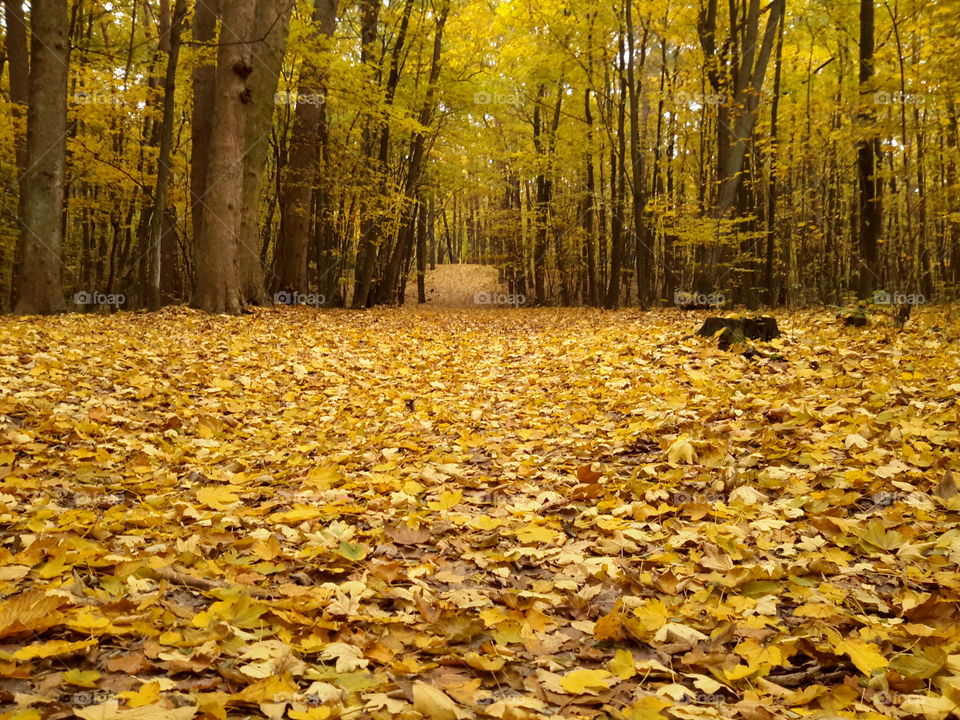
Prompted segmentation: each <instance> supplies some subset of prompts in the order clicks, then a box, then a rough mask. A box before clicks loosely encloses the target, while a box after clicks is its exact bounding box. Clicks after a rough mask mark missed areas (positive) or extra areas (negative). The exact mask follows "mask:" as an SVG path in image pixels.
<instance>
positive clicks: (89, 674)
mask: <svg viewBox="0 0 960 720" xmlns="http://www.w3.org/2000/svg"><path fill="white" fill-rule="evenodd" d="M63 679H64V681H65V682H68V683H70V684H71V685H76V686H77V687H83V688H95V687H96V686H97V680H99V679H100V673H98V672H97V671H96V670H77V669H76V668H74V669H73V670H67V671H66V672H65V673H64V674H63Z"/></svg>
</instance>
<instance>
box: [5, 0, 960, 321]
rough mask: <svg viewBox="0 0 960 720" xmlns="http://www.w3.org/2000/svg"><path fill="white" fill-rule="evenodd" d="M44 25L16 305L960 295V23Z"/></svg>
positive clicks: (17, 174)
mask: <svg viewBox="0 0 960 720" xmlns="http://www.w3.org/2000/svg"><path fill="white" fill-rule="evenodd" d="M30 5H31V7H30V8H25V7H24V5H22V4H21V3H20V2H18V1H17V0H10V2H8V3H6V6H5V10H6V14H5V18H6V19H5V43H4V52H3V54H2V56H0V63H2V65H0V70H2V72H3V76H4V78H5V79H6V83H5V84H4V85H3V97H2V100H0V102H3V104H4V112H3V114H2V116H0V123H2V124H0V137H2V138H3V142H2V143H0V183H2V186H3V189H4V192H3V196H2V198H0V253H2V258H3V262H2V263H0V268H2V271H0V298H2V304H3V306H5V307H7V308H8V309H10V310H14V311H16V312H20V313H50V312H57V311H63V310H65V309H66V310H72V311H79V310H94V309H101V310H106V311H109V310H111V309H116V308H120V307H122V308H123V309H137V308H149V309H157V308H159V307H162V306H164V305H168V304H177V303H190V304H191V305H193V306H194V307H197V308H201V309H204V310H207V311H211V312H230V313H237V312H240V311H242V309H243V308H245V307H248V306H251V305H254V306H264V305H269V304H271V303H276V302H277V301H278V298H279V300H280V301H282V302H286V304H289V303H290V302H291V301H293V300H301V301H302V304H309V305H314V306H322V307H353V308H368V307H371V306H375V305H396V304H401V303H403V302H404V301H405V298H406V292H405V291H406V287H407V284H408V282H409V284H410V286H411V290H412V289H413V286H414V285H416V286H417V287H416V289H417V296H416V298H415V300H413V301H414V302H420V303H423V302H426V301H427V300H428V298H427V293H426V291H425V289H424V284H425V283H424V280H423V278H424V276H425V273H426V271H427V269H428V268H433V267H435V266H436V265H437V264H441V265H442V264H444V263H472V264H481V265H487V266H493V267H496V268H497V272H498V276H499V282H500V283H501V284H502V286H503V288H504V289H505V291H506V292H507V294H509V295H514V296H518V297H520V296H522V297H523V298H524V299H525V301H526V304H528V305H536V306H544V305H554V306H557V305H562V306H576V305H587V306H596V307H605V308H618V307H629V306H638V307H641V308H649V307H656V306H664V305H672V304H675V303H677V304H684V303H686V304H690V301H691V300H694V301H695V300H700V301H706V300H710V299H713V300H716V299H720V298H722V299H723V300H724V301H725V302H726V303H728V304H730V305H733V304H742V305H745V306H747V307H757V306H759V305H760V304H764V305H767V306H788V307H797V306H806V305H810V304H812V303H830V304H834V305H841V304H843V303H845V302H848V301H850V300H851V299H853V298H860V299H870V298H871V297H872V295H873V293H875V292H877V291H880V292H882V293H901V294H903V295H908V296H913V297H918V296H922V297H923V298H924V299H928V298H929V299H933V298H950V297H953V296H955V294H956V290H957V286H958V283H960V274H958V273H960V270H958V268H960V241H958V238H960V234H958V233H960V192H958V188H960V178H958V166H960V146H958V120H957V115H958V110H957V97H956V96H957V85H958V80H957V78H956V73H955V72H954V71H953V70H951V68H955V67H956V64H957V62H958V61H960V48H958V45H957V43H956V41H955V38H956V36H957V31H958V24H960V6H958V5H957V4H956V3H955V2H954V1H953V0H911V1H910V2H901V1H896V2H890V1H887V0H885V1H884V2H882V3H874V2H867V1H866V0H863V2H860V3H859V6H858V5H857V3H853V2H843V3H831V2H818V1H817V0H810V1H809V2H807V1H804V2H796V3H792V4H791V6H790V7H789V8H788V7H786V2H785V0H778V1H776V2H769V3H761V2H759V0H757V1H756V2H754V1H753V0H742V1H741V0H730V1H729V2H727V3H720V2H718V1H717V0H701V1H700V2H699V3H694V2H688V3H670V2H667V3H663V2H656V3H654V2H641V1H639V0H630V1H624V2H610V3H602V2H587V3H566V2H562V1H559V0H550V1H546V2H539V1H537V2H534V1H533V0H529V1H510V2H492V1H491V2H488V1H487V0H483V1H479V2H468V1H467V0H443V1H442V2H441V1H440V0H430V1H429V2H428V1H426V0H404V1H403V2H391V3H385V2H380V1H379V0H360V1H359V2H344V3H342V4H341V3H338V2H335V1H334V0H325V1H324V2H320V0H317V1H316V2H314V3H307V2H292V0H274V1H273V2H268V1H267V0H244V1H242V2H241V1H240V0H237V1H236V2H230V3H225V4H224V5H223V7H222V8H218V7H217V3H216V2H214V1H213V0H204V2H197V3H196V4H195V5H192V4H191V3H189V2H187V0H182V1H181V2H170V1H168V0H162V1H161V0H157V1H156V2H123V1H118V2H95V1H92V0H83V1H81V0H76V1H74V2H70V3H64V2H62V1H57V2H54V1H53V0H51V1H50V2H49V3H44V2H36V3H30ZM411 296H412V293H411ZM120 300H123V302H122V303H121V302H119V301H120ZM694 304H697V303H694ZM699 304H702V305H706V304H708V303H707V302H701V303H699ZM719 304H722V303H719Z"/></svg>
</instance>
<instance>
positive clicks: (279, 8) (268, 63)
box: [238, 0, 306, 305]
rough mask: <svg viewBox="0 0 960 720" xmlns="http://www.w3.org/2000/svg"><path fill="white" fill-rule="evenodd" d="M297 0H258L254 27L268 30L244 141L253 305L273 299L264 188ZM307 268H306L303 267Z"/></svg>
mask: <svg viewBox="0 0 960 720" xmlns="http://www.w3.org/2000/svg"><path fill="white" fill-rule="evenodd" d="M293 5H294V0H259V1H258V2H257V15H256V24H255V25H254V28H255V32H257V33H260V34H264V33H265V35H264V37H262V39H261V38H257V41H256V42H254V43H253V45H252V47H251V56H252V61H251V64H252V67H253V72H252V73H251V74H250V79H249V81H248V85H249V88H250V103H249V105H248V106H247V125H246V131H245V142H244V148H245V150H244V163H243V200H242V203H241V214H240V238H239V247H238V253H239V256H240V286H241V289H242V291H243V299H244V301H245V302H247V303H250V304H252V305H269V304H271V301H270V298H269V297H268V295H267V291H266V288H265V287H264V277H263V264H262V263H261V261H260V193H261V190H262V186H263V174H264V171H265V170H266V164H267V156H268V154H269V152H270V143H269V136H270V131H271V129H272V128H273V111H274V108H275V106H276V95H277V86H278V84H279V81H280V69H281V67H282V65H283V56H284V51H285V49H286V45H287V35H288V33H289V30H290V14H291V13H292V11H293ZM304 273H306V268H304Z"/></svg>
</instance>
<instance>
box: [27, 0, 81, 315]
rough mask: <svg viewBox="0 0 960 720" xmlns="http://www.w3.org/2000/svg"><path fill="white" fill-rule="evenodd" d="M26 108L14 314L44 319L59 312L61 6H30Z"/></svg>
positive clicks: (64, 52) (63, 106)
mask: <svg viewBox="0 0 960 720" xmlns="http://www.w3.org/2000/svg"><path fill="white" fill-rule="evenodd" d="M30 21H31V38H30V105H29V109H28V112H27V171H26V173H25V175H24V180H23V204H22V208H23V211H22V212H23V215H22V218H21V228H20V229H21V233H22V238H23V239H22V248H23V257H22V263H21V266H20V272H19V277H18V283H17V284H18V298H17V303H16V306H15V307H14V312H16V313H17V314H21V315H37V314H50V313H55V312H60V311H62V310H63V309H64V302H63V289H62V284H61V277H60V268H61V264H62V263H61V259H60V248H61V245H62V241H63V226H62V223H61V220H62V212H63V202H64V178H65V174H66V154H67V144H66V137H67V74H68V72H67V68H68V62H69V56H70V48H69V43H68V39H67V5H66V3H64V2H63V1H62V0H34V1H33V2H32V3H31V17H30Z"/></svg>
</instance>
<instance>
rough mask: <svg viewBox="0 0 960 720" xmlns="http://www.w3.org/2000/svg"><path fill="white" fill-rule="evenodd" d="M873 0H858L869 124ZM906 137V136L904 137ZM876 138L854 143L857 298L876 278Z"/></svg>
mask: <svg viewBox="0 0 960 720" xmlns="http://www.w3.org/2000/svg"><path fill="white" fill-rule="evenodd" d="M873 26H874V8H873V0H860V75H859V82H860V103H861V112H860V115H859V120H860V123H861V125H866V126H868V127H869V126H872V124H873V113H872V112H871V111H869V110H867V109H866V103H867V102H868V100H869V96H870V80H871V78H872V77H873V47H874V39H873V34H874V33H873ZM904 140H906V139H904ZM879 145H880V141H879V140H878V139H877V137H876V132H875V131H871V132H870V133H869V134H866V137H864V138H863V139H861V140H860V141H859V142H858V144H857V178H858V181H859V183H858V187H859V192H858V195H857V200H858V209H859V218H860V223H859V246H860V253H859V254H860V259H859V266H860V267H859V269H860V283H859V294H860V297H861V298H864V299H865V298H868V297H870V296H871V295H872V294H873V293H874V291H875V290H876V289H877V286H878V281H879V271H880V267H879V263H878V260H879V240H880V233H881V230H882V222H883V209H882V206H881V188H882V185H881V179H880V163H881V161H882V158H881V156H880V148H879Z"/></svg>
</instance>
